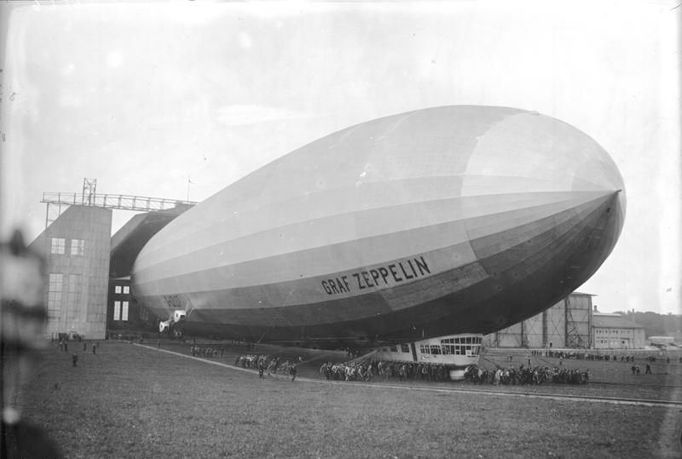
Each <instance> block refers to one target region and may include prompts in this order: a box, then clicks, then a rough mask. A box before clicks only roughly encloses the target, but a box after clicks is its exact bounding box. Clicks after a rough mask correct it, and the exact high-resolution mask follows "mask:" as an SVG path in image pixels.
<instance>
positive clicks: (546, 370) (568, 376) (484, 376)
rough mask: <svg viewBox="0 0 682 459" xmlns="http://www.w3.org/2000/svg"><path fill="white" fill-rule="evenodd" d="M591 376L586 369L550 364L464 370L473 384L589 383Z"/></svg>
mask: <svg viewBox="0 0 682 459" xmlns="http://www.w3.org/2000/svg"><path fill="white" fill-rule="evenodd" d="M589 379H590V376H589V373H588V372H587V371H586V370H577V369H569V368H557V367H548V366H535V367H524V366H523V365H521V366H520V367H519V368H518V369H517V368H514V367H509V368H497V369H496V370H487V369H485V368H481V367H479V366H477V365H470V366H469V367H467V369H466V370H465V371H464V380H465V381H468V382H471V383H473V384H495V385H499V384H505V385H507V384H512V385H521V384H536V385H537V384H547V383H554V384H587V382H588V381H589Z"/></svg>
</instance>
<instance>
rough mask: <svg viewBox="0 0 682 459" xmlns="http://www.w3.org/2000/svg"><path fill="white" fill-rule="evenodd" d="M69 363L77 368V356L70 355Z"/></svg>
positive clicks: (74, 354)
mask: <svg viewBox="0 0 682 459" xmlns="http://www.w3.org/2000/svg"><path fill="white" fill-rule="evenodd" d="M71 363H72V364H73V366H74V367H77V366H78V354H76V353H75V352H74V353H73V354H71Z"/></svg>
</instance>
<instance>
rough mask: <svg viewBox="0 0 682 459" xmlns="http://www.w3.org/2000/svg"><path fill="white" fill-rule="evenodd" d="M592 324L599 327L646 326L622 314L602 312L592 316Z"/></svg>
mask: <svg viewBox="0 0 682 459" xmlns="http://www.w3.org/2000/svg"><path fill="white" fill-rule="evenodd" d="M592 326H593V327H598V328H642V329H643V328H644V327H642V326H641V325H639V324H636V323H635V322H633V321H631V320H629V319H627V318H625V317H623V316H621V315H620V314H603V313H602V314H600V313H595V314H594V315H593V316H592Z"/></svg>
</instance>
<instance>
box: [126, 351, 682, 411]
mask: <svg viewBox="0 0 682 459" xmlns="http://www.w3.org/2000/svg"><path fill="white" fill-rule="evenodd" d="M133 345H134V346H138V347H142V348H146V349H151V350H153V351H157V352H165V353H166V354H171V355H175V356H178V357H184V358H186V359H190V360H197V361H199V362H203V363H208V364H211V365H216V366H219V367H223V368H228V369H230V370H237V371H241V372H243V373H249V374H258V372H257V370H253V369H250V368H241V367H238V366H236V365H230V364H228V363H222V362H216V361H215V360H208V359H204V358H201V357H195V356H191V355H187V354H183V353H180V352H175V351H169V350H166V349H161V348H158V347H154V346H147V345H144V344H137V343H133ZM296 380H297V381H301V382H308V383H315V384H335V385H340V386H344V387H349V386H350V387H358V386H359V387H372V388H380V389H398V390H412V391H417V392H436V393H445V394H447V393H449V394H452V393H457V394H469V395H488V396H495V397H517V398H539V399H545V400H557V401H573V402H596V403H607V404H612V405H630V406H646V407H662V408H682V402H676V401H670V400H651V399H636V398H616V397H594V396H589V395H582V396H580V395H562V394H538V393H533V392H504V391H492V390H480V389H463V388H455V387H453V388H443V387H424V386H403V385H395V384H385V383H373V384H368V383H366V382H361V381H353V382H348V381H328V380H326V379H313V378H306V377H297V378H296Z"/></svg>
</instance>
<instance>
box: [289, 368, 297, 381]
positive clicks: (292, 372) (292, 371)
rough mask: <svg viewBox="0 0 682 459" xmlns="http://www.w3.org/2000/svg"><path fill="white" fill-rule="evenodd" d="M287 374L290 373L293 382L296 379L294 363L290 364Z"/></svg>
mask: <svg viewBox="0 0 682 459" xmlns="http://www.w3.org/2000/svg"><path fill="white" fill-rule="evenodd" d="M289 374H290V375H291V381H292V382H293V381H294V380H295V379H296V365H292V366H291V368H290V369H289Z"/></svg>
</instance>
